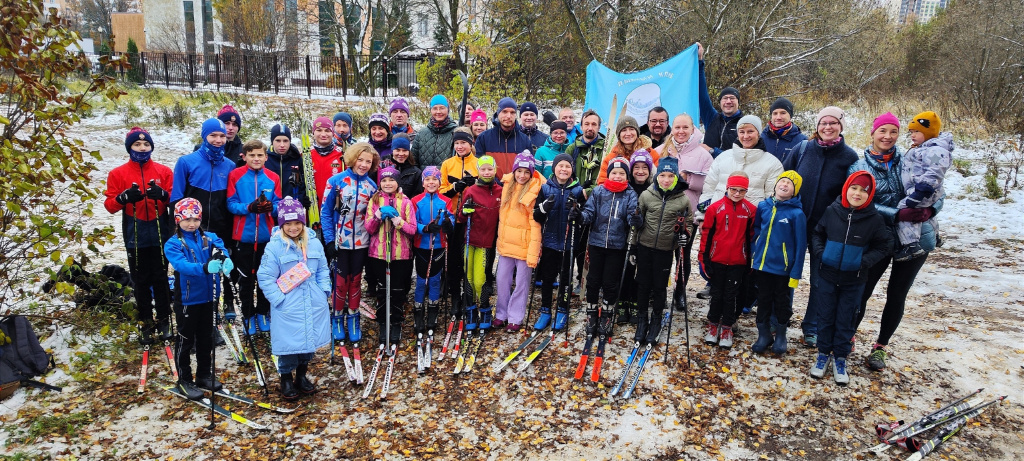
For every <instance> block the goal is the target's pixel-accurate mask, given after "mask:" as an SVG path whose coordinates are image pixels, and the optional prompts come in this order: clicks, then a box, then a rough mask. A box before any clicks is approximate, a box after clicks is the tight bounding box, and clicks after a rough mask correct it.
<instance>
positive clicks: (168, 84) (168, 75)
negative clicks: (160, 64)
mask: <svg viewBox="0 0 1024 461" xmlns="http://www.w3.org/2000/svg"><path fill="white" fill-rule="evenodd" d="M164 86H166V87H167V88H170V87H171V72H170V67H168V65H167V53H164Z"/></svg>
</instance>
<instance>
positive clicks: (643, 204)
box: [105, 60, 953, 399]
mask: <svg viewBox="0 0 1024 461" xmlns="http://www.w3.org/2000/svg"><path fill="white" fill-rule="evenodd" d="M700 88H701V94H700V95H699V96H700V114H698V115H699V116H698V118H697V119H695V118H694V116H693V115H691V114H685V113H684V114H675V116H674V118H671V124H670V123H669V120H670V118H669V116H670V115H672V114H668V113H667V111H666V110H665V109H664V108H661V107H655V108H653V109H651V111H650V112H649V113H648V119H647V123H646V124H645V125H643V126H639V124H638V123H637V121H636V120H635V119H634V118H633V117H630V116H623V117H621V119H619V120H618V121H617V123H616V124H615V126H614V127H609V130H608V133H607V135H606V134H603V133H601V131H600V127H601V124H602V120H601V117H600V116H599V115H598V114H597V113H596V112H594V111H593V110H587V111H585V112H584V113H583V114H582V117H581V118H580V121H579V124H577V123H576V120H575V113H574V111H573V110H571V109H568V108H566V109H562V110H561V111H560V112H559V114H558V117H555V116H554V114H553V113H547V114H545V117H544V120H545V123H546V124H547V125H548V128H549V130H548V131H549V133H548V134H545V133H543V132H542V131H540V130H539V128H538V124H537V119H538V115H539V114H538V112H539V111H538V108H537V106H536V105H535V104H533V103H530V102H526V103H523V104H517V103H516V102H515V101H514V100H513V99H512V98H503V99H501V100H500V101H498V102H497V105H496V111H495V112H494V113H493V114H491V115H488V114H487V113H486V112H485V111H484V110H482V109H481V108H474V107H472V106H468V105H467V107H460V108H458V109H459V110H460V111H464V112H460V113H463V114H464V115H463V118H464V119H465V123H463V124H462V125H461V126H460V125H459V123H457V122H455V121H454V120H452V117H451V113H452V111H451V107H450V105H449V102H448V100H447V99H446V98H445V97H444V96H443V95H435V96H434V97H432V98H431V99H430V100H429V106H430V114H431V115H430V120H429V121H428V122H427V124H426V126H424V127H420V128H419V129H418V130H416V129H414V128H413V126H412V125H411V123H410V121H409V102H408V101H406V100H405V99H403V98H398V99H396V100H394V101H393V102H392V103H391V105H390V111H389V113H375V114H372V115H370V117H369V119H368V122H367V126H368V132H369V136H368V139H367V140H366V141H362V142H359V141H357V140H356V139H354V137H353V123H354V120H353V117H352V116H351V115H350V114H348V113H345V112H339V113H337V114H335V115H334V116H333V117H332V118H328V117H326V116H325V117H319V118H317V119H316V120H314V121H313V123H312V124H311V126H310V127H309V130H310V133H311V141H312V143H311V145H310V148H309V149H308V151H303V150H300V149H299V148H298V147H296V146H295V144H294V143H293V142H292V133H291V129H290V128H289V127H288V126H285V125H283V124H277V125H274V126H273V127H272V128H271V129H270V145H269V147H268V145H267V144H264V143H263V141H260V140H250V141H247V142H244V143H243V142H242V141H241V138H240V137H239V134H238V133H239V130H240V128H241V126H242V117H241V115H240V114H239V113H238V111H236V110H235V109H234V108H233V107H231V106H229V105H228V106H224V108H222V109H221V110H220V112H219V113H218V114H217V116H216V117H215V118H211V119H209V120H206V121H205V122H203V124H202V127H201V137H202V142H201V143H200V144H199V145H198V146H196V149H195V151H194V152H193V153H191V154H188V155H185V156H183V157H181V158H179V159H178V161H177V163H176V164H175V166H174V169H173V171H172V170H171V169H170V168H168V167H166V166H163V165H160V164H158V163H156V162H154V161H153V160H151V158H150V154H151V153H152V150H153V148H154V147H155V144H154V142H153V138H152V137H151V135H150V134H149V133H148V132H147V131H145V130H143V129H141V128H133V129H132V130H131V131H130V132H129V133H128V134H127V136H126V139H125V147H126V150H127V151H128V154H129V161H128V162H127V163H125V164H124V165H122V166H120V167H118V168H115V169H114V170H113V171H111V173H110V176H109V177H108V182H107V192H106V196H107V200H106V202H105V205H106V208H107V209H108V211H110V212H111V213H117V212H122V229H123V233H124V241H125V246H126V248H127V253H128V263H129V269H130V272H131V274H132V277H133V280H134V284H135V296H136V300H137V302H138V306H139V309H138V316H139V318H138V320H139V322H140V324H141V325H142V326H143V328H142V335H141V337H142V338H141V340H142V341H143V342H144V343H147V342H149V341H152V336H153V335H156V336H157V337H158V338H160V339H163V340H165V341H167V340H170V339H171V338H172V337H173V336H172V328H171V322H170V313H171V311H172V308H171V304H172V299H173V312H174V314H175V323H176V326H177V329H176V330H177V341H176V344H177V346H176V349H175V350H176V351H177V357H176V361H177V367H178V373H179V385H180V387H181V390H182V391H183V392H184V393H186V394H187V395H188V396H189V397H190V398H200V397H201V396H202V389H204V388H205V389H212V390H216V389H217V388H218V387H219V386H220V384H219V383H218V382H217V380H216V377H215V376H213V375H212V373H211V371H210V370H211V368H210V365H211V363H210V350H211V348H212V347H214V346H213V336H214V331H213V325H214V322H215V321H219V320H215V318H216V317H217V315H219V313H218V308H217V306H216V301H217V300H218V299H219V298H220V296H221V291H223V298H224V300H225V302H226V303H227V305H228V306H232V305H233V304H232V303H233V300H234V299H236V298H237V299H238V300H239V301H240V306H241V315H242V324H243V328H244V329H245V330H246V332H247V333H248V334H257V332H261V331H262V332H267V331H269V332H270V340H271V351H272V353H273V354H274V355H275V356H276V359H277V361H276V364H275V365H276V366H277V370H278V372H279V374H280V376H281V392H282V393H283V395H284V396H285V397H286V398H289V399H291V398H296V397H297V396H298V395H299V394H303V393H304V394H309V393H313V392H316V386H315V385H314V384H313V383H312V381H311V380H309V379H308V377H307V370H308V364H309V362H310V360H311V359H312V357H313V354H314V353H315V352H316V351H317V350H318V349H320V348H321V347H323V346H325V345H328V344H330V343H331V341H332V340H333V341H348V342H352V343H358V342H359V341H361V339H362V327H361V318H362V316H363V314H362V313H361V312H360V305H361V304H363V302H362V286H363V283H364V280H363V278H364V274H365V279H366V280H365V283H366V286H367V290H368V293H370V294H371V295H372V296H373V297H374V298H375V307H376V309H375V312H374V313H373V315H371V317H373V318H375V319H376V321H377V323H378V328H377V331H378V334H379V338H378V339H379V341H380V342H381V343H385V342H390V343H398V342H399V341H400V340H401V330H402V325H403V322H404V317H405V312H406V306H407V302H408V295H409V291H414V293H413V299H412V303H411V307H412V309H411V310H412V314H413V319H414V320H413V329H414V331H415V332H416V334H417V335H418V336H421V335H423V334H432V332H433V331H434V330H435V329H436V328H437V318H438V315H439V312H440V306H441V304H442V301H443V300H444V299H445V298H447V300H448V301H449V303H450V306H451V309H452V313H453V315H456V316H459V317H462V318H463V319H464V321H465V324H466V329H470V330H472V329H484V330H486V329H497V328H504V329H505V330H507V331H518V330H520V328H522V327H523V326H524V323H525V322H526V321H527V316H528V307H527V306H528V305H530V304H531V303H530V299H529V298H531V297H532V296H531V291H530V289H531V287H532V286H534V284H535V283H538V282H539V285H540V287H541V297H540V304H539V315H538V316H537V318H536V322H535V323H534V324H533V325H532V328H535V329H538V330H541V329H545V328H548V327H549V326H550V327H551V328H552V329H553V330H554V331H560V330H562V329H564V328H566V327H567V323H568V321H569V309H570V304H569V299H570V296H569V294H570V292H572V293H573V294H576V295H579V296H581V297H582V300H583V305H584V311H585V316H584V319H585V320H584V322H585V331H586V333H587V335H588V336H594V335H603V336H611V335H612V330H613V325H615V324H628V323H632V324H635V325H636V328H635V332H634V340H635V342H636V343H637V344H653V343H655V342H657V340H658V337H659V333H660V332H661V330H662V328H663V325H662V318H663V313H664V309H665V307H666V302H667V297H668V296H667V287H668V285H669V281H670V280H669V279H670V278H671V277H672V276H671V274H672V271H673V265H675V273H676V276H675V281H676V287H677V290H676V291H675V293H673V295H672V298H671V302H672V304H673V305H675V306H677V308H678V309H679V310H685V309H687V306H688V303H687V300H686V294H685V286H686V283H687V281H688V280H689V277H690V273H691V266H692V265H693V264H692V263H691V254H692V247H693V246H694V242H695V241H696V240H698V235H699V241H700V244H699V247H698V252H697V259H698V264H697V267H698V270H699V272H700V274H701V275H702V276H704V278H705V279H707V280H708V286H707V287H706V288H705V290H704V291H702V293H700V294H698V296H700V297H709V298H710V303H709V308H708V313H707V325H706V328H705V330H706V334H705V336H704V340H705V342H706V343H708V344H717V345H718V347H721V348H731V347H733V345H734V333H733V332H734V328H735V324H736V322H737V319H738V318H739V316H740V315H742V314H743V313H744V311H749V310H750V309H751V308H754V307H755V306H756V310H757V316H756V325H757V332H758V335H757V340H756V341H755V342H753V343H752V344H751V346H750V347H751V348H752V350H753V351H755V352H765V351H767V350H768V348H769V347H770V348H771V350H772V352H774V353H776V354H784V353H785V352H786V351H787V340H786V335H787V328H788V326H789V323H790V318H791V317H792V315H793V307H792V304H793V288H795V287H796V286H797V283H798V280H799V279H800V278H801V275H802V272H803V268H804V265H805V264H804V258H805V254H806V253H808V252H809V254H810V264H809V266H810V299H809V301H808V304H807V310H806V313H805V314H804V317H803V322H802V324H801V329H802V342H803V344H805V345H806V346H808V347H816V348H817V351H818V353H817V355H816V356H815V357H814V360H813V361H812V367H811V371H810V374H811V375H812V376H814V377H817V378H821V377H823V376H824V375H825V374H826V373H827V372H828V371H829V370H831V372H832V374H833V375H834V378H835V380H836V382H838V383H840V384H845V383H847V382H848V381H849V375H848V371H847V367H846V360H847V358H848V356H849V355H850V353H851V352H852V349H853V346H854V344H855V335H856V332H857V327H858V325H859V323H860V321H861V320H862V319H863V317H864V312H865V306H866V303H867V300H868V298H869V297H870V295H871V293H872V291H873V290H874V287H875V285H876V284H877V282H878V281H879V279H880V278H881V275H882V274H883V273H884V272H885V270H886V268H887V267H889V265H890V264H891V265H892V274H891V276H890V279H889V285H888V287H887V295H888V296H887V300H886V304H885V308H884V310H883V314H882V321H881V328H880V331H879V333H878V337H877V339H876V341H875V342H874V344H873V346H872V348H871V352H870V355H869V357H868V366H869V367H870V368H871V369H874V370H881V369H883V368H885V361H886V359H887V352H886V348H887V346H888V344H889V341H890V339H891V337H892V335H893V333H894V331H895V329H896V327H897V326H898V325H899V323H900V320H901V318H902V315H903V310H904V303H905V300H906V295H907V293H908V291H909V288H910V286H911V284H912V283H913V280H914V277H915V276H916V274H917V272H918V271H919V270H920V269H921V267H922V266H923V263H924V261H925V257H926V255H927V254H928V252H930V251H932V250H933V249H934V248H935V246H936V245H937V244H938V238H937V235H938V233H937V226H936V224H935V220H934V217H935V214H936V213H937V212H938V211H940V210H941V208H942V197H943V191H942V177H943V175H944V173H945V170H946V169H947V168H948V167H949V166H950V164H951V153H952V149H953V145H952V138H951V136H950V135H949V133H947V132H940V129H941V122H940V120H939V118H938V116H937V115H935V114H934V113H933V112H924V113H922V114H919V115H917V116H915V117H914V119H912V120H911V121H910V122H909V124H908V125H907V127H908V129H909V131H910V134H911V135H910V141H911V145H910V148H909V150H907V151H904V150H902V149H901V148H900V147H898V146H897V144H898V142H899V135H900V130H901V122H900V121H899V120H898V119H897V118H896V117H895V116H893V115H892V114H889V113H886V114H883V115H880V116H878V118H876V119H875V121H874V123H873V125H872V130H871V138H872V143H871V145H870V146H868V147H867V148H865V149H864V151H863V154H862V155H858V154H857V153H856V152H855V151H854V150H853V149H852V148H850V147H849V146H847V145H846V143H845V140H844V137H843V131H844V129H845V123H846V121H847V120H846V116H845V114H844V112H843V111H842V110H841V109H839V108H837V107H832V106H830V107H826V108H824V109H822V110H821V111H820V112H819V113H818V115H817V117H816V119H815V126H814V130H813V134H812V135H811V136H810V137H809V138H807V137H806V136H804V135H803V134H802V133H801V131H800V129H799V128H798V127H797V126H796V125H794V124H793V122H792V117H793V113H794V107H793V104H792V103H791V102H790V101H788V100H786V99H785V98H779V99H778V100H776V101H775V102H774V103H773V104H772V105H771V109H770V118H769V121H768V123H767V125H766V126H765V125H763V122H762V120H761V119H760V118H758V117H757V116H754V115H750V114H743V113H742V111H740V109H739V107H740V99H739V97H740V93H739V92H738V91H737V90H736V89H733V88H724V89H722V90H721V91H720V92H719V106H718V107H719V108H718V109H716V108H715V107H714V104H713V102H712V101H711V99H710V96H709V94H708V92H707V84H706V79H705V76H704V62H703V60H701V61H700ZM698 122H699V124H698ZM701 126H703V130H702V129H701V128H700V127H701ZM304 162H306V163H307V165H304V164H303V163H304ZM310 166H311V171H312V175H313V178H312V179H311V180H309V181H307V178H306V175H307V174H308V172H309V171H310V168H308V167H310ZM307 183H308V184H309V186H307ZM171 216H173V218H174V221H173V222H171V221H170V217H171ZM168 261H169V262H170V264H171V266H172V268H173V270H174V296H171V290H170V285H169V283H168V277H167V270H166V268H167V266H166V265H167V262H168ZM638 261H642V264H638ZM495 263H496V268H495ZM414 269H415V275H414V274H413V270H414ZM534 271H536V274H534ZM584 274H585V278H583V277H584ZM414 281H415V286H414V287H413V282H414ZM556 286H557V288H558V290H559V292H558V294H557V296H556V293H555V287H556ZM495 295H496V296H495ZM492 297H495V298H496V299H495V300H494V302H493V304H492ZM387 306H390V312H386V311H385V309H386V308H387ZM154 311H155V314H156V315H155V316H154ZM225 317H226V319H227V320H228V321H231V320H233V318H234V309H233V308H231V309H226V311H225ZM388 317H390V324H387V323H385V322H386V320H385V319H387V318H388ZM193 347H195V350H196V356H197V358H196V361H197V367H196V369H195V370H196V372H195V375H193V373H192V367H191V362H190V357H189V356H190V354H189V351H190V350H191V349H192V348H193ZM830 365H831V366H830Z"/></svg>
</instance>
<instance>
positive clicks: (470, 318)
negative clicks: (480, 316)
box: [465, 304, 477, 330]
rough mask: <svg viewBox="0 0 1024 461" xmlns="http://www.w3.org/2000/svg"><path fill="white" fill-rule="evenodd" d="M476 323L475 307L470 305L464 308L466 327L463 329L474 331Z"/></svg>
mask: <svg viewBox="0 0 1024 461" xmlns="http://www.w3.org/2000/svg"><path fill="white" fill-rule="evenodd" d="M476 323H477V309H476V305H475V304H474V305H472V306H469V307H467V308H466V325H465V329H467V330H475V329H476Z"/></svg>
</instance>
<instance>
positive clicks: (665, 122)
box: [647, 118, 668, 125]
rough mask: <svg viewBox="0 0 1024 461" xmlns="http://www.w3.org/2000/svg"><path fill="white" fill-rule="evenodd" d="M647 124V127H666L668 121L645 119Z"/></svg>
mask: <svg viewBox="0 0 1024 461" xmlns="http://www.w3.org/2000/svg"><path fill="white" fill-rule="evenodd" d="M647 123H648V124H649V125H667V124H668V119H664V120H658V119H654V118H649V119H647Z"/></svg>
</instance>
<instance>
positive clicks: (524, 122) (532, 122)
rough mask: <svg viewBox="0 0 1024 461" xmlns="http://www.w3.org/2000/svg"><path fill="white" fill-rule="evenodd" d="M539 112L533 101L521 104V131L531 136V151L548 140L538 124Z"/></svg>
mask: <svg viewBox="0 0 1024 461" xmlns="http://www.w3.org/2000/svg"><path fill="white" fill-rule="evenodd" d="M539 113H540V112H539V111H538V110H537V105H536V104H534V103H532V102H529V101H527V102H524V103H523V105H521V106H519V131H522V132H523V134H525V135H526V137H527V138H530V152H534V153H536V152H537V149H540V148H541V147H543V146H544V144H546V143H547V142H548V135H546V134H544V132H543V131H540V127H538V126H537V115H538V114H539ZM545 177H547V176H545Z"/></svg>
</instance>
